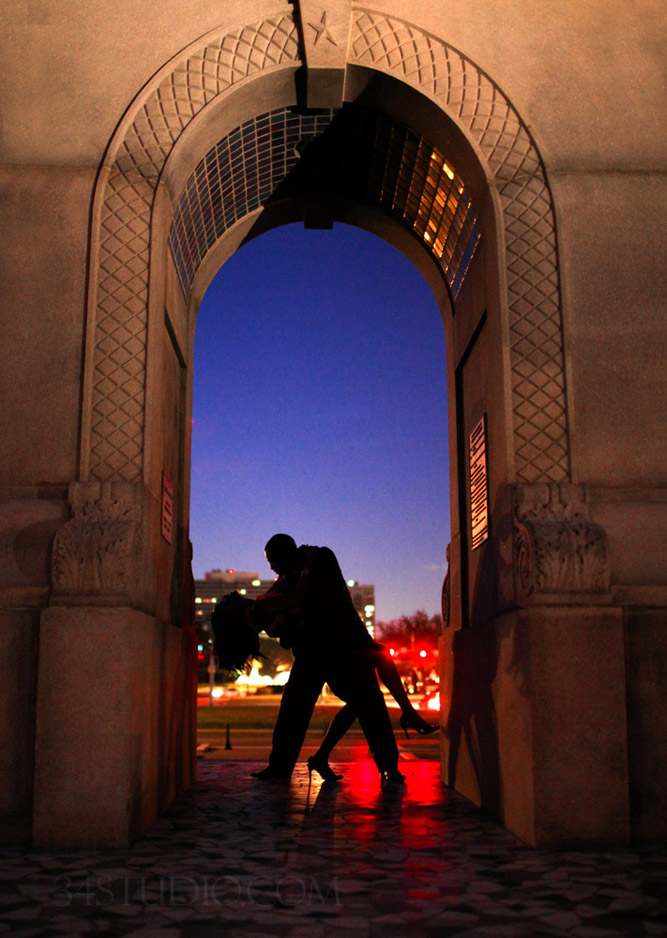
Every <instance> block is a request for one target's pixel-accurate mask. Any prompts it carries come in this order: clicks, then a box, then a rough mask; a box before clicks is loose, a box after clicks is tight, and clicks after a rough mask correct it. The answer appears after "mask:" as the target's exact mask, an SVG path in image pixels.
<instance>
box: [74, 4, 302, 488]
mask: <svg viewBox="0 0 667 938" xmlns="http://www.w3.org/2000/svg"><path fill="white" fill-rule="evenodd" d="M296 61H298V41H297V35H296V27H295V25H294V22H293V20H292V18H291V17H288V16H279V17H276V18H275V19H269V20H265V21H264V22H261V23H259V24H256V25H252V26H248V27H245V28H243V29H240V30H237V31H235V32H230V33H226V34H224V35H220V36H217V37H214V38H211V39H209V41H208V42H207V43H205V44H203V45H201V46H200V47H199V48H197V49H195V50H191V51H189V52H188V51H186V53H184V55H183V56H182V57H181V58H180V60H179V61H176V62H175V63H174V66H173V69H172V70H171V71H170V72H169V74H168V75H167V76H166V77H164V78H163V79H162V80H161V81H159V82H158V83H157V85H156V87H154V88H153V89H152V90H151V91H150V92H149V93H148V94H147V95H146V96H144V98H143V100H142V101H141V102H140V103H139V104H138V106H137V108H136V110H135V112H134V114H133V115H131V117H130V119H129V121H128V125H127V127H126V130H125V132H124V133H123V134H122V135H121V137H120V138H119V139H118V140H117V141H116V146H115V148H112V149H111V151H110V154H109V158H108V160H109V163H110V170H109V175H108V178H107V181H106V185H105V188H104V194H103V203H102V207H101V213H100V228H99V264H98V270H97V284H96V302H95V306H94V315H95V355H94V362H93V376H92V401H91V422H90V462H89V473H90V476H91V478H93V479H100V480H103V481H104V480H108V479H123V480H126V481H130V482H132V481H136V480H138V479H140V478H141V473H142V467H143V429H144V409H145V374H146V330H147V300H148V264H149V231H150V217H151V208H152V204H153V194H154V188H155V185H156V183H157V180H158V178H159V175H160V173H161V172H162V167H163V166H164V163H165V160H166V159H167V156H168V155H169V152H170V150H171V148H172V147H173V145H174V143H175V142H176V140H177V139H178V137H179V136H180V135H181V133H182V132H183V130H184V129H185V128H186V127H187V125H188V124H189V123H190V121H191V120H192V119H193V118H194V117H195V116H196V115H197V114H198V113H199V111H200V110H201V109H202V108H203V107H205V106H206V104H207V103H208V102H209V101H211V100H212V99H213V98H215V97H216V96H217V95H219V94H222V93H223V92H224V91H226V90H227V89H229V88H230V87H232V86H233V85H234V84H236V83H237V82H239V81H241V80H242V79H244V78H247V77H249V76H251V75H253V74H257V73H260V72H267V71H270V70H271V69H274V68H282V67H284V66H285V65H290V64H292V63H294V62H296Z"/></svg>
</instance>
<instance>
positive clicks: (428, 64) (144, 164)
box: [88, 10, 569, 482]
mask: <svg viewBox="0 0 667 938" xmlns="http://www.w3.org/2000/svg"><path fill="white" fill-rule="evenodd" d="M351 50H352V52H351V56H350V61H352V62H354V63H356V64H360V65H364V66H367V67H370V68H374V69H377V70H380V71H383V72H386V73H387V74H390V75H392V76H394V77H396V78H398V79H399V80H401V81H404V82H406V83H408V84H410V85H412V86H413V87H415V88H416V89H418V90H419V91H420V92H422V93H424V94H426V95H428V96H429V97H431V98H432V99H433V100H434V101H435V102H436V103H437V104H438V105H440V106H441V107H442V108H443V109H445V110H446V111H447V112H448V113H449V114H451V115H452V117H453V118H454V119H455V120H456V121H458V123H459V124H460V125H461V127H462V128H463V129H464V131H465V132H466V133H467V134H468V135H469V136H470V137H472V139H473V140H474V141H475V143H476V145H477V147H478V148H479V150H480V152H481V153H482V155H483V156H484V158H485V159H486V160H487V162H488V165H489V168H490V171H491V172H492V174H493V175H494V176H495V178H496V181H497V185H498V190H499V193H500V197H501V201H502V205H503V210H504V213H505V216H504V223H505V250H506V270H507V285H508V314H509V330H510V356H511V368H512V395H513V398H512V400H513V416H514V441H515V457H516V459H515V469H516V475H517V478H518V479H519V480H521V481H526V482H532V481H537V480H551V481H561V480H563V479H565V478H567V475H568V471H569V467H568V455H567V454H568V444H567V426H566V415H565V390H564V382H563V352H562V337H561V317H560V303H559V288H558V276H557V267H556V238H555V230H554V213H553V206H552V202H551V196H550V193H549V189H548V187H547V185H546V181H545V178H544V174H543V170H542V167H541V163H540V159H539V155H538V153H537V150H536V149H535V147H534V145H533V143H532V141H531V139H530V136H529V134H528V133H527V131H526V128H525V127H524V125H523V124H522V122H521V120H520V118H519V117H518V115H517V114H516V112H515V110H514V109H513V107H512V106H511V104H510V103H509V101H508V100H507V98H506V97H505V96H504V95H503V93H502V91H501V90H500V89H499V88H498V87H497V86H496V85H495V84H494V83H493V82H492V81H491V80H490V79H489V78H488V77H487V76H486V75H484V74H483V73H482V72H481V71H480V70H479V69H478V68H477V67H476V66H475V65H474V63H472V62H471V61H470V60H468V59H467V58H466V57H465V56H464V55H462V54H461V53H459V52H457V51H456V50H455V49H453V48H452V47H450V46H449V45H447V43H445V42H443V41H442V40H440V39H438V38H436V37H433V36H430V35H428V34H427V33H425V32H423V31H422V30H420V29H418V28H416V27H414V26H411V25H410V24H407V23H405V22H403V21H400V20H398V19H394V18H388V17H386V16H384V15H382V14H377V13H372V12H370V11H368V10H357V11H355V12H354V14H353V25H352V35H351ZM298 62H299V51H298V39H297V31H296V27H295V24H294V22H293V19H292V16H291V15H287V16H286V15H282V14H281V15H277V16H275V17H271V18H267V19H265V20H264V21H263V22H260V23H257V24H254V25H251V26H248V27H245V28H243V29H239V30H235V31H230V32H227V33H224V34H223V33H222V32H221V33H220V35H218V36H215V37H208V38H207V39H205V40H204V41H202V43H201V44H200V45H198V46H196V47H192V48H191V49H189V50H186V51H185V52H184V53H183V54H182V55H180V56H179V57H178V58H177V59H175V60H174V61H173V62H172V63H170V66H168V67H167V68H165V69H164V70H163V72H162V73H161V75H160V76H158V78H157V79H156V81H155V82H152V83H151V84H150V85H149V86H147V88H146V89H145V91H144V92H143V93H142V95H141V96H140V98H139V99H138V100H137V103H136V106H135V108H134V109H133V111H132V112H131V113H130V115H129V116H128V118H127V119H126V121H125V122H124V124H123V125H122V128H121V129H120V130H119V132H118V133H117V135H116V136H115V138H114V140H113V141H112V146H111V147H110V150H109V154H108V156H107V159H106V166H107V167H108V172H107V175H106V177H105V176H104V175H102V176H101V179H100V183H99V185H100V186H101V187H102V189H101V191H100V190H98V195H97V206H98V208H99V223H98V228H97V230H96V232H94V238H93V248H94V250H93V256H96V253H97V256H98V263H97V269H96V271H94V272H93V277H92V281H91V291H90V296H91V320H92V321H94V323H95V353H94V361H93V369H92V399H91V412H90V442H89V453H88V456H89V467H88V468H89V474H90V477H91V478H94V479H100V480H109V479H124V480H128V481H135V480H138V479H140V477H141V473H142V452H143V426H144V423H143V421H144V417H143V414H144V410H145V373H146V331H147V299H148V296H147V294H148V287H147V285H148V264H149V226H150V215H151V208H152V203H153V194H154V187H155V185H156V183H157V179H158V178H159V175H160V172H161V171H162V167H163V165H164V162H165V160H166V157H167V155H168V154H169V152H170V150H171V148H172V147H173V145H174V143H175V142H176V141H177V140H178V138H179V136H180V134H181V133H182V132H183V130H184V129H185V127H187V126H188V124H189V123H190V121H191V120H192V119H193V118H194V117H195V116H196V115H197V114H198V113H199V112H200V111H201V109H202V108H203V107H205V106H206V105H207V104H208V103H209V102H211V101H212V100H213V99H214V98H216V97H217V96H218V95H221V94H224V93H225V92H226V91H228V90H229V89H231V88H232V87H233V86H234V85H235V84H237V83H238V82H239V81H242V80H244V79H247V78H249V77H252V76H253V75H258V74H260V73H262V72H264V73H265V72H268V71H271V70H272V69H276V70H277V69H280V68H284V67H289V66H292V65H294V64H296V63H298Z"/></svg>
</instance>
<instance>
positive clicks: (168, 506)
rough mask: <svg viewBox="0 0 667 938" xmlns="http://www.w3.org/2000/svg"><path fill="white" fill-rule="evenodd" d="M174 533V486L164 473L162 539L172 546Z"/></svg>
mask: <svg viewBox="0 0 667 938" xmlns="http://www.w3.org/2000/svg"><path fill="white" fill-rule="evenodd" d="M173 532H174V485H173V482H172V481H171V479H170V478H169V476H168V475H167V474H166V473H165V472H163V473H162V537H163V538H164V539H165V541H166V542H167V544H171V541H172V537H173Z"/></svg>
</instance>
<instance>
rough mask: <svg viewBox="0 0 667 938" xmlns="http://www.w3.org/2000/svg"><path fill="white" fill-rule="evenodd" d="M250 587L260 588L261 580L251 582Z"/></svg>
mask: <svg viewBox="0 0 667 938" xmlns="http://www.w3.org/2000/svg"><path fill="white" fill-rule="evenodd" d="M252 585H253V586H261V585H262V581H261V580H253V581H252Z"/></svg>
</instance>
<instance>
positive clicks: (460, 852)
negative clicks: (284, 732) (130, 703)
mask: <svg viewBox="0 0 667 938" xmlns="http://www.w3.org/2000/svg"><path fill="white" fill-rule="evenodd" d="M260 766H261V763H249V762H232V761H228V762H222V761H207V762H203V763H200V766H199V781H198V783H197V785H196V787H195V788H194V789H193V790H192V791H191V792H189V793H188V794H187V795H186V796H185V797H184V798H182V799H181V800H180V801H179V803H178V804H177V805H175V806H174V807H172V808H171V809H170V810H169V812H168V813H167V814H166V815H165V816H164V817H163V818H162V819H161V820H160V821H159V822H158V823H157V824H156V825H155V826H154V827H153V828H152V829H151V830H150V831H149V833H148V834H147V835H146V836H145V837H144V838H142V839H141V840H140V841H139V842H138V843H137V844H136V845H135V846H134V847H133V848H132V849H130V850H126V851H119V850H113V851H95V852H93V851H58V852H51V851H49V852H47V851H42V850H3V851H0V869H1V871H2V882H3V889H2V894H1V896H0V900H1V903H2V905H1V906H0V931H2V932H4V933H7V934H10V935H11V936H12V938H28V936H40V938H48V936H53V938H61V936H66V935H67V936H79V935H118V936H125V935H133V936H137V938H150V936H160V938H209V936H211V938H212V936H216V938H218V936H222V935H224V936H225V938H264V936H267V935H279V936H283V935H284V936H290V938H324V936H331V938H334V936H336V938H362V936H363V938H413V936H414V938H417V936H433V938H435V936H438V938H440V936H455V935H460V936H466V938H473V936H475V938H495V936H529V938H538V936H541V935H575V936H578V938H598V936H600V938H603V936H644V935H667V909H666V904H665V895H666V894H667V852H666V851H665V850H658V849H655V848H644V849H641V850H640V849H618V850H604V851H567V852H551V851H549V852H546V851H539V850H532V849H530V848H528V847H526V846H524V845H523V844H521V843H520V842H518V841H517V840H516V839H515V838H514V837H512V836H511V835H510V834H508V833H507V832H506V831H505V830H503V828H501V827H498V826H497V825H496V824H494V823H493V822H491V821H489V820H488V819H486V818H485V817H483V816H482V815H481V814H480V813H479V812H478V811H477V810H476V809H475V808H474V807H472V805H470V804H469V803H468V802H466V801H465V800H464V799H462V798H460V797H459V796H457V795H455V794H453V793H451V792H448V791H445V790H443V788H442V786H441V785H440V782H439V780H438V770H439V767H438V764H437V763H436V762H432V761H421V760H411V761H404V762H402V763H401V768H402V770H403V771H404V772H406V774H407V784H406V785H405V786H404V787H396V788H391V789H386V790H384V791H383V790H381V788H380V786H379V783H378V777H377V773H376V771H375V769H374V766H373V765H372V763H370V762H368V761H361V762H356V763H350V764H345V765H343V764H340V766H339V768H340V770H341V771H344V772H345V778H344V780H343V782H342V783H340V784H339V785H334V786H328V785H322V784H321V783H320V782H319V780H318V781H317V782H316V781H315V780H314V779H313V784H312V786H310V787H309V785H308V775H307V772H306V771H305V767H303V766H299V767H298V769H297V772H296V774H295V775H294V777H293V778H292V780H291V782H287V783H283V782H270V783H267V782H258V781H256V780H254V779H251V778H250V777H249V772H250V771H251V770H252V769H253V768H259V767H260Z"/></svg>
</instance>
